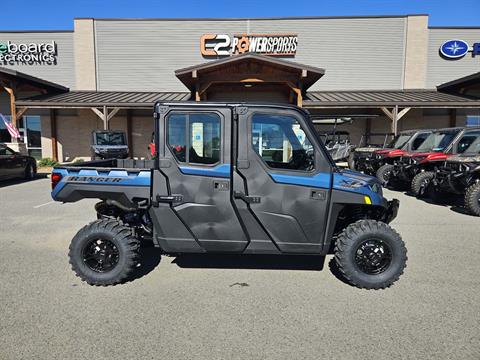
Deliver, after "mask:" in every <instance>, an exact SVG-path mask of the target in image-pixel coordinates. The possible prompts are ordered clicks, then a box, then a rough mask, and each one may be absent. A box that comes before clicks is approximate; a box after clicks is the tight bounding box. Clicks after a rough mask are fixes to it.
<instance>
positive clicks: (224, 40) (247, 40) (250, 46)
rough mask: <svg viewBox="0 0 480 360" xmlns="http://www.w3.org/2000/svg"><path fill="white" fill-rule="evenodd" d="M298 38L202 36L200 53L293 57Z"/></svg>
mask: <svg viewBox="0 0 480 360" xmlns="http://www.w3.org/2000/svg"><path fill="white" fill-rule="evenodd" d="M297 45H298V36H297V35H294V34H248V35H246V34H241V35H232V36H231V35H227V34H204V35H202V37H201V38H200V52H201V53H202V55H203V56H205V57H210V56H232V55H237V54H244V53H247V52H250V53H255V54H262V55H269V56H295V54H296V52H297Z"/></svg>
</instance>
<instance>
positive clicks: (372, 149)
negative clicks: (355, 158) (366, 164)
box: [355, 146, 383, 153]
mask: <svg viewBox="0 0 480 360" xmlns="http://www.w3.org/2000/svg"><path fill="white" fill-rule="evenodd" d="M381 149H383V148H381V147H373V146H372V147H359V148H355V152H368V153H371V152H374V151H377V150H381Z"/></svg>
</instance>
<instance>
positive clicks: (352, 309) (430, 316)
mask: <svg viewBox="0 0 480 360" xmlns="http://www.w3.org/2000/svg"><path fill="white" fill-rule="evenodd" d="M49 187H50V184H49V180H48V179H39V180H35V181H33V182H30V183H25V182H19V183H17V182H7V183H3V184H0V205H1V206H0V359H2V360H3V359H76V360H79V359H89V360H90V359H210V360H211V359H321V358H330V359H367V358H379V359H382V358H386V359H479V358H480V325H479V324H480V279H479V276H478V274H479V269H480V265H479V264H480V262H479V255H480V236H479V232H478V225H479V223H480V219H479V218H475V217H471V216H468V215H465V214H463V213H462V212H461V209H458V208H456V207H453V208H452V207H450V206H443V205H432V204H428V203H426V202H423V201H419V200H416V199H414V198H412V197H410V196H407V195H405V194H403V193H400V192H390V191H387V192H386V194H387V197H397V198H399V199H400V202H401V206H400V212H399V216H398V218H397V219H396V220H395V221H394V222H393V223H392V225H393V227H395V228H396V229H397V230H398V232H399V233H400V234H401V235H402V237H403V239H404V240H405V242H406V244H407V248H408V257H409V260H408V267H407V269H406V272H405V274H404V275H403V277H402V278H401V279H400V281H399V282H398V283H396V284H395V285H394V286H393V287H391V288H389V289H387V290H380V291H367V290H359V289H356V288H354V287H351V286H349V285H347V284H345V283H344V282H342V281H340V280H339V279H337V278H336V276H335V275H334V273H332V271H331V267H330V266H329V264H330V262H331V257H327V258H326V259H325V261H324V264H323V266H322V261H321V259H319V258H315V257H314V258H305V257H300V258H298V257H295V258H288V257H273V258H272V257H260V258H256V257H248V258H242V257H240V258H238V257H228V258H225V257H207V258H205V257H201V256H189V257H180V258H174V257H163V256H162V258H161V260H160V262H159V256H158V252H157V251H156V250H155V249H146V252H145V253H146V254H147V255H148V256H146V260H145V263H144V266H143V267H142V269H141V270H139V273H138V274H137V279H136V280H134V281H132V282H129V283H126V284H123V285H119V286H115V287H106V288H99V287H91V286H88V285H86V284H85V283H82V282H81V281H80V280H79V279H78V278H77V277H75V275H74V274H73V272H72V271H71V270H70V267H69V264H68V259H67V251H68V245H69V242H70V240H71V238H72V237H73V236H74V234H75V233H76V231H77V230H78V229H80V227H82V226H83V225H84V224H86V223H88V222H89V221H91V220H93V219H94V218H95V214H94V211H93V204H94V201H82V202H79V203H75V204H65V205H61V204H59V203H52V202H51V199H50V195H49Z"/></svg>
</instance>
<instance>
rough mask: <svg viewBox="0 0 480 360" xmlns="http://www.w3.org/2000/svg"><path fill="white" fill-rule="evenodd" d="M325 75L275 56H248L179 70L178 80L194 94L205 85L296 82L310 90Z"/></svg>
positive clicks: (317, 70)
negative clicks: (199, 86)
mask: <svg viewBox="0 0 480 360" xmlns="http://www.w3.org/2000/svg"><path fill="white" fill-rule="evenodd" d="M324 74H325V70H324V69H321V68H317V67H313V66H308V65H303V64H299V63H296V62H293V61H287V60H282V59H278V58H274V57H271V56H265V55H258V54H252V53H245V54H242V55H235V56H231V57H228V58H225V59H219V60H214V61H210V62H207V63H203V64H200V65H195V66H190V67H187V68H183V69H179V70H176V71H175V75H176V76H177V78H178V79H179V80H180V81H181V82H182V83H183V84H184V85H185V86H186V87H187V88H188V89H190V91H192V92H193V91H195V90H197V88H196V87H197V86H198V84H199V82H203V83H212V82H219V83H232V82H236V83H242V82H265V83H268V82H271V83H276V82H292V83H294V84H298V82H299V81H300V82H301V84H302V89H303V90H306V89H308V88H309V87H310V86H312V85H313V84H314V83H315V82H316V81H317V80H318V79H320V78H321V77H322V76H323V75H324Z"/></svg>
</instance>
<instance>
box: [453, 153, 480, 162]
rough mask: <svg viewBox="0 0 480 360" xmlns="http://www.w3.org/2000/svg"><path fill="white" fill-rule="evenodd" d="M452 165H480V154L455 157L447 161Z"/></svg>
mask: <svg viewBox="0 0 480 360" xmlns="http://www.w3.org/2000/svg"><path fill="white" fill-rule="evenodd" d="M447 162H451V163H480V154H461V155H453V156H450V157H449V158H448V159H447Z"/></svg>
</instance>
